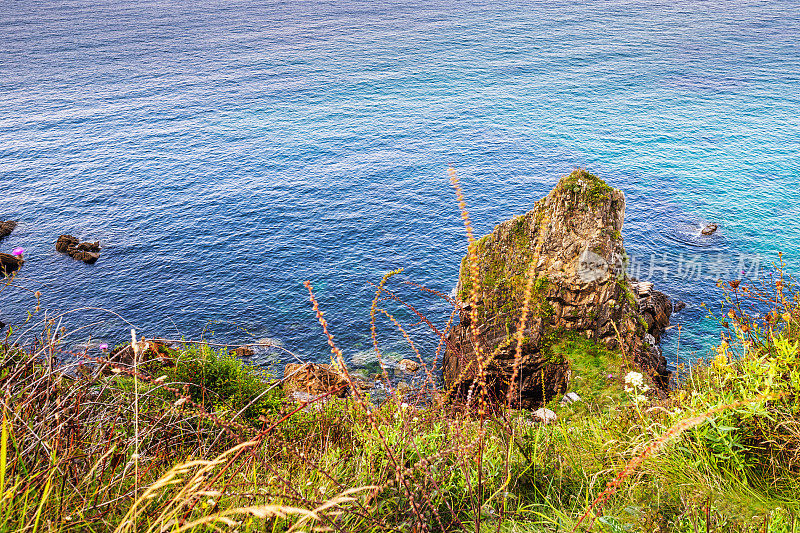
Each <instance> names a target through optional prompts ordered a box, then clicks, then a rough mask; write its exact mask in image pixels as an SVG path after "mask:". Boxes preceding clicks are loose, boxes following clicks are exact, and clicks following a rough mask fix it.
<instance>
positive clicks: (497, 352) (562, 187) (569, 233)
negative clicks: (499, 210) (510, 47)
mask: <svg viewBox="0 0 800 533" xmlns="http://www.w3.org/2000/svg"><path fill="white" fill-rule="evenodd" d="M624 215H625V197H624V195H623V194H622V192H620V191H618V190H616V189H612V188H611V187H609V186H608V185H606V184H605V182H603V181H602V180H600V179H598V178H597V177H596V176H594V175H592V174H589V173H588V172H586V171H584V170H576V171H575V172H573V173H571V174H570V175H569V176H566V177H564V178H562V179H561V180H560V181H559V183H558V185H557V186H556V187H555V189H553V191H552V192H551V193H550V194H549V195H548V196H547V197H545V198H543V199H542V200H539V201H538V202H536V204H535V205H534V208H533V209H532V210H531V211H529V212H528V213H526V214H524V215H520V216H517V217H515V218H513V219H511V220H508V221H506V222H503V223H501V224H499V225H498V226H497V227H495V229H494V231H493V232H492V233H491V234H490V235H487V236H486V237H484V238H482V239H480V240H479V241H478V242H477V243H476V245H475V246H474V249H473V250H474V254H475V256H476V258H477V273H476V274H477V279H478V287H477V288H476V289H477V294H476V296H477V298H476V300H475V302H476V309H474V310H473V308H472V303H471V302H472V300H471V294H472V291H473V281H472V277H473V276H472V274H471V272H470V266H469V262H468V257H465V258H464V260H463V261H462V263H461V271H460V275H459V282H458V287H457V297H458V300H459V301H460V302H461V305H462V308H461V310H460V317H459V322H458V323H457V324H456V325H455V326H454V327H453V328H452V329H451V331H450V333H449V334H448V337H449V338H448V350H447V352H446V354H445V358H444V362H443V374H444V379H445V382H446V384H447V385H448V387H449V388H451V390H452V391H453V392H454V393H455V394H457V395H458V396H460V397H462V398H468V397H469V393H470V390H471V389H473V388H474V383H475V382H476V381H478V380H477V379H476V370H477V368H478V367H479V366H480V365H478V361H477V359H478V353H477V352H478V350H476V345H477V346H478V347H479V350H480V353H481V355H480V357H481V360H482V361H483V362H484V365H483V366H484V367H485V368H486V372H485V375H486V378H485V383H486V387H487V389H488V391H489V393H490V394H491V395H493V396H494V397H495V399H496V400H499V401H505V398H506V394H507V391H508V389H509V383H510V381H511V379H512V376H513V375H514V365H515V361H514V359H515V354H516V346H517V340H516V331H517V329H518V324H519V321H520V318H521V316H522V309H523V306H524V300H525V292H526V285H527V281H526V280H527V277H526V273H527V271H528V269H529V267H530V266H531V265H533V267H532V268H533V271H532V273H533V276H532V279H533V281H532V290H531V293H530V294H531V296H530V303H529V306H528V308H529V309H528V314H527V322H526V326H525V329H524V331H523V338H522V346H521V358H520V360H519V362H518V374H517V378H516V380H515V381H516V387H515V394H514V395H513V396H514V401H513V405H515V406H518V407H523V408H535V407H539V406H541V405H543V404H544V403H545V402H547V401H549V400H551V399H552V398H554V397H556V396H560V395H563V394H564V392H566V388H567V385H568V383H569V379H570V373H571V371H570V368H571V367H570V362H569V361H568V360H565V359H564V358H558V357H554V356H552V355H550V352H549V350H548V348H549V346H551V345H553V344H554V343H556V342H558V341H559V340H560V339H561V338H563V337H564V336H566V335H570V334H579V335H582V336H584V337H587V338H589V339H591V340H593V341H595V342H598V343H602V344H604V345H606V346H607V347H609V348H611V349H621V350H622V352H623V355H624V356H625V357H626V358H628V359H629V360H632V361H634V362H635V363H636V365H638V366H639V367H641V368H643V369H644V370H645V371H646V372H647V373H648V374H649V375H650V376H651V377H652V378H653V381H654V382H655V384H656V385H657V386H658V387H660V388H661V389H662V390H664V389H666V387H667V383H668V380H669V372H668V371H667V368H666V360H665V359H664V357H663V356H662V355H661V353H660V351H659V350H658V349H657V347H656V346H655V343H649V342H647V341H646V340H645V335H646V334H650V335H651V336H652V338H653V339H656V341H657V339H659V338H660V336H661V332H662V331H663V328H664V327H665V326H666V325H667V324H668V323H669V313H670V312H671V310H672V306H671V303H670V302H669V298H667V297H666V296H664V295H663V294H661V293H658V292H656V291H652V290H651V289H648V290H647V291H646V292H645V291H642V294H639V293H637V292H636V291H635V290H633V289H632V288H631V285H630V283H629V280H628V279H627V278H626V276H625V258H626V255H625V250H624V248H623V245H622V237H621V235H620V231H621V230H622V222H623V218H624ZM645 287H646V284H645ZM650 287H652V285H651V284H650ZM664 302H666V304H667V306H666V307H665V304H664ZM474 313H477V323H476V324H475V325H474V328H473V324H472V323H471V322H472V320H473V316H474ZM573 332H574V333H573ZM473 333H476V335H473Z"/></svg>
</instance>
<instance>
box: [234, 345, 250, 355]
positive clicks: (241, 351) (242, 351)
mask: <svg viewBox="0 0 800 533" xmlns="http://www.w3.org/2000/svg"><path fill="white" fill-rule="evenodd" d="M233 354H234V355H235V356H236V357H253V356H254V355H255V352H254V351H253V349H252V348H251V347H249V346H239V347H238V348H236V349H235V350H234V351H233Z"/></svg>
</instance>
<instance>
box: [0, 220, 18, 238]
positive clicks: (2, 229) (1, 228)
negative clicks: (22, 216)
mask: <svg viewBox="0 0 800 533" xmlns="http://www.w3.org/2000/svg"><path fill="white" fill-rule="evenodd" d="M16 227H17V221H16V220H5V221H3V220H0V239H4V238H6V237H8V236H9V235H11V232H12V231H14V228H16Z"/></svg>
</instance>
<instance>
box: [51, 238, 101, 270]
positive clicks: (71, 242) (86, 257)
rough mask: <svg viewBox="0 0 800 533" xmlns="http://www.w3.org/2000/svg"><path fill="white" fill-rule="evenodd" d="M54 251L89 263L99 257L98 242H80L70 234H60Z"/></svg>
mask: <svg viewBox="0 0 800 533" xmlns="http://www.w3.org/2000/svg"><path fill="white" fill-rule="evenodd" d="M56 251H58V252H60V253H62V254H67V255H68V256H70V257H72V258H73V259H77V260H78V261H83V262H84V263H87V264H89V265H91V264H93V263H95V262H96V261H97V260H98V259H99V258H100V243H99V242H80V241H79V240H78V239H76V238H75V237H73V236H72V235H61V236H60V237H59V238H58V240H57V241H56Z"/></svg>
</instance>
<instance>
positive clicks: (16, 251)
mask: <svg viewBox="0 0 800 533" xmlns="http://www.w3.org/2000/svg"><path fill="white" fill-rule="evenodd" d="M24 253H25V248H22V247H21V246H17V247H16V248H14V249H13V250H11V255H15V256H17V257H22V254H24Z"/></svg>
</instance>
